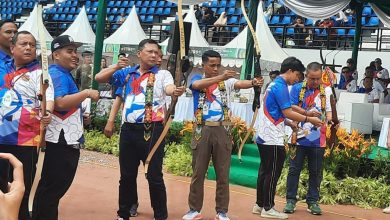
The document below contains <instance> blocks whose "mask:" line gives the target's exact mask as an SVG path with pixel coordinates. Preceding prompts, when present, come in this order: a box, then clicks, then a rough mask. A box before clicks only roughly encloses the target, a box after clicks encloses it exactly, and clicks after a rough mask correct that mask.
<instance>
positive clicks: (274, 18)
mask: <svg viewBox="0 0 390 220" xmlns="http://www.w3.org/2000/svg"><path fill="white" fill-rule="evenodd" d="M279 20H280V17H279V16H278V15H274V16H272V18H271V21H270V22H269V24H270V25H278V24H279Z"/></svg>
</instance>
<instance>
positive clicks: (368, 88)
mask: <svg viewBox="0 0 390 220" xmlns="http://www.w3.org/2000/svg"><path fill="white" fill-rule="evenodd" d="M373 82H374V81H373V78H372V77H366V78H364V79H363V85H364V88H359V90H358V91H357V92H358V93H365V94H367V96H368V98H367V101H368V103H379V92H378V90H377V89H375V88H373Z"/></svg>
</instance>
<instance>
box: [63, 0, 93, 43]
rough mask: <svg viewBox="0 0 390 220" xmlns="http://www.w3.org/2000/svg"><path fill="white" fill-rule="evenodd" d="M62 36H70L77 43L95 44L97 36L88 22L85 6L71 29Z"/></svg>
mask: <svg viewBox="0 0 390 220" xmlns="http://www.w3.org/2000/svg"><path fill="white" fill-rule="evenodd" d="M61 35H69V36H71V37H72V38H73V39H74V41H76V42H81V43H84V44H95V38H96V36H95V33H94V32H93V30H92V27H91V25H90V23H89V21H88V17H87V12H86V11H85V7H84V6H83V8H82V9H81V11H80V13H79V14H78V15H77V18H76V20H74V22H73V23H72V24H71V25H70V27H69V28H68V29H67V30H66V31H65V32H64V33H62V34H61Z"/></svg>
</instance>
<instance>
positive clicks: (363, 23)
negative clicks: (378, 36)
mask: <svg viewBox="0 0 390 220" xmlns="http://www.w3.org/2000/svg"><path fill="white" fill-rule="evenodd" d="M366 23H367V22H366V17H362V26H366Z"/></svg>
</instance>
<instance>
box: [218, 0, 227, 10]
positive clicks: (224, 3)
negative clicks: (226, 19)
mask: <svg viewBox="0 0 390 220" xmlns="http://www.w3.org/2000/svg"><path fill="white" fill-rule="evenodd" d="M219 7H220V8H226V0H222V1H221V2H220V3H219Z"/></svg>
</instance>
